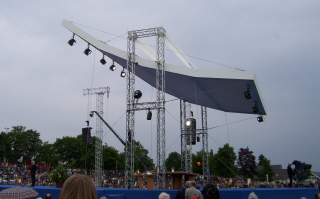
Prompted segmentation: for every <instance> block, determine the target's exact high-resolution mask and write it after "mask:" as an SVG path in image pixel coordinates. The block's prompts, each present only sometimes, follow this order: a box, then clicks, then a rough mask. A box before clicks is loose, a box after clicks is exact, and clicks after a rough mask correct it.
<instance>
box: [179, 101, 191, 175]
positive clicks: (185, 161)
mask: <svg viewBox="0 0 320 199" xmlns="http://www.w3.org/2000/svg"><path fill="white" fill-rule="evenodd" d="M190 108H191V104H190V103H188V102H186V101H184V100H180V129H181V169H182V170H183V171H185V172H188V173H192V144H191V143H192V141H191V139H192V138H191V137H192V136H191V130H190V129H189V130H188V129H187V127H186V122H187V119H188V118H191V110H190Z"/></svg>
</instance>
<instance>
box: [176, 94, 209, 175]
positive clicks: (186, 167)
mask: <svg viewBox="0 0 320 199" xmlns="http://www.w3.org/2000/svg"><path fill="white" fill-rule="evenodd" d="M190 109H191V104H190V103H188V102H186V101H184V100H180V127H181V169H182V170H183V171H185V172H189V173H192V172H193V168H192V135H193V134H192V129H190V128H188V127H186V121H187V119H188V118H192V115H191V110H190ZM201 113H202V117H201V119H202V129H195V131H196V134H197V135H202V169H203V175H204V176H206V177H209V158H208V154H209V153H208V130H207V129H208V128H207V108H206V107H203V106H201Z"/></svg>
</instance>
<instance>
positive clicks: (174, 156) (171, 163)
mask: <svg viewBox="0 0 320 199" xmlns="http://www.w3.org/2000/svg"><path fill="white" fill-rule="evenodd" d="M172 168H174V170H175V171H181V155H180V153H178V152H171V153H169V155H168V158H167V159H166V170H167V171H171V169H172Z"/></svg>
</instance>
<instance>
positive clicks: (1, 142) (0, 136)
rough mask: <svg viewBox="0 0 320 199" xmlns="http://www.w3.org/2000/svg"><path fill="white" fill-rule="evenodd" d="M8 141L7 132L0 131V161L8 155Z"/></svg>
mask: <svg viewBox="0 0 320 199" xmlns="http://www.w3.org/2000/svg"><path fill="white" fill-rule="evenodd" d="M8 149H9V142H8V139H7V134H6V133H5V132H1V133H0V161H1V162H4V160H5V159H7V158H8V157H9V154H8Z"/></svg>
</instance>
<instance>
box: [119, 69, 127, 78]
mask: <svg viewBox="0 0 320 199" xmlns="http://www.w3.org/2000/svg"><path fill="white" fill-rule="evenodd" d="M125 76H126V72H124V69H123V70H122V71H121V73H120V77H125Z"/></svg>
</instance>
